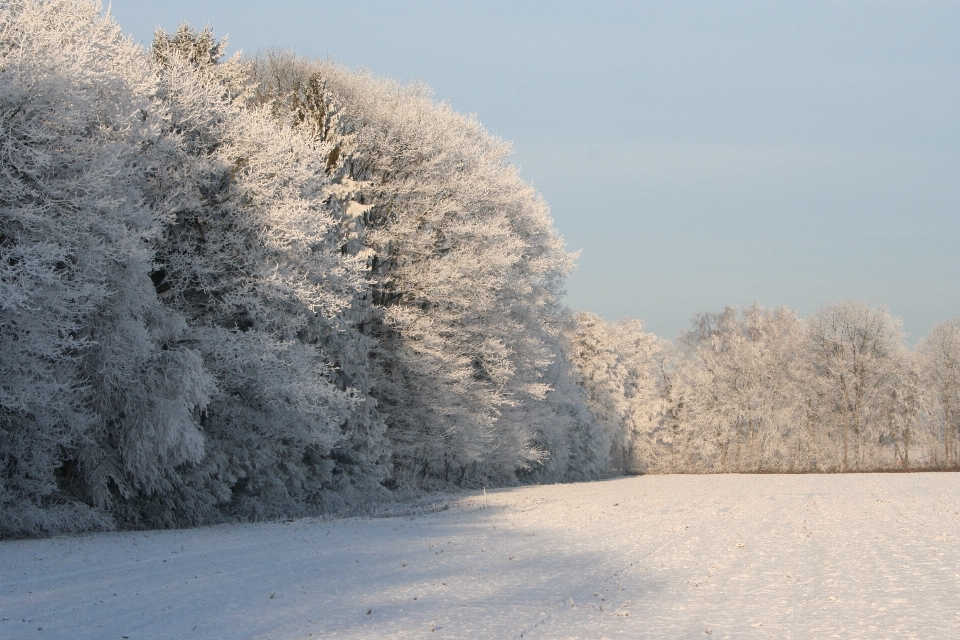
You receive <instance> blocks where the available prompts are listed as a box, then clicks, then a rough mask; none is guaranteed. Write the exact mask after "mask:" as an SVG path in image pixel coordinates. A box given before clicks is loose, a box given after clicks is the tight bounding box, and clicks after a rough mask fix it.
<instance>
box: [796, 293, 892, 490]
mask: <svg viewBox="0 0 960 640" xmlns="http://www.w3.org/2000/svg"><path fill="white" fill-rule="evenodd" d="M807 339H808V345H807V348H808V349H809V351H808V354H809V358H810V365H811V367H812V369H811V376H810V379H809V383H810V384H811V391H812V397H813V398H814V399H815V401H816V402H817V403H818V405H819V407H820V410H821V412H822V414H821V415H822V419H823V420H824V422H825V423H826V424H827V425H828V427H829V428H832V429H835V430H836V432H838V433H837V434H836V436H837V437H838V438H839V440H840V443H841V446H840V450H839V453H840V456H839V459H838V460H837V466H839V467H840V468H841V469H843V470H844V471H846V470H850V469H863V468H864V467H865V466H866V465H867V464H868V463H870V464H879V463H880V460H879V459H878V458H879V451H878V445H879V444H880V442H881V440H882V437H883V435H884V411H883V403H884V400H885V399H887V398H888V397H890V395H891V393H893V392H894V390H895V389H896V388H897V385H898V384H900V383H901V380H902V376H903V374H904V371H905V368H906V367H907V351H906V348H905V347H904V345H903V334H902V332H901V330H900V321H899V320H897V319H896V318H894V317H892V316H891V315H890V314H889V312H887V310H886V309H884V308H882V307H881V308H874V307H871V306H870V305H868V304H865V303H861V302H853V301H848V302H841V303H836V304H833V305H829V306H827V307H824V308H823V309H821V310H820V311H819V312H817V313H816V314H815V315H814V316H813V317H811V318H810V319H809V320H808V337H807Z"/></svg>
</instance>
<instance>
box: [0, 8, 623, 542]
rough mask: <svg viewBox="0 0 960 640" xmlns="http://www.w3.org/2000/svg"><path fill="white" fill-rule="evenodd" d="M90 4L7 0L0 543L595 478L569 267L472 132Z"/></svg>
mask: <svg viewBox="0 0 960 640" xmlns="http://www.w3.org/2000/svg"><path fill="white" fill-rule="evenodd" d="M224 49H225V43H224V42H223V41H221V40H218V39H216V38H215V37H214V34H213V32H212V31H211V30H210V29H209V28H207V29H204V30H196V29H192V28H190V27H188V26H186V25H183V26H181V27H180V28H179V29H178V30H177V31H176V32H175V33H172V34H168V33H164V32H162V31H158V32H157V34H156V37H155V39H154V42H153V44H152V46H151V47H150V48H149V50H146V51H145V50H144V49H143V48H142V47H140V46H137V45H135V44H134V43H132V41H131V40H130V39H129V38H127V37H126V36H124V35H123V33H122V32H121V31H120V29H119V27H118V26H117V25H116V23H115V22H114V21H113V20H112V18H111V17H110V16H109V15H104V14H103V11H102V7H101V5H100V4H99V3H96V2H92V1H90V0H11V1H10V2H5V3H3V5H2V7H0V154H2V165H0V533H2V534H6V535H22V534H37V533H43V532H57V531H76V530H83V529H97V528H111V527H116V526H123V527H170V526H189V525H195V524H201V523H208V522H217V521H222V520H225V519H237V518H241V519H262V518H272V517H279V516H294V515H304V514H313V513H322V512H328V511H336V510H343V509H349V508H353V507H356V506H357V505H363V504H367V503H370V502H371V501H376V500H383V499H390V498H391V496H395V495H408V494H410V493H411V492H417V491H422V490H430V489H436V488H442V487H448V486H450V487H452V486H464V487H471V486H475V487H476V486H481V485H485V484H501V485H503V484H511V483H516V482H520V481H526V482H548V481H549V482H553V481H559V480H568V479H586V478H594V477H599V476H602V475H604V474H606V473H607V472H608V459H609V450H610V440H611V437H612V435H611V434H612V431H611V428H609V427H608V426H607V425H604V424H602V423H600V422H598V421H597V420H595V419H594V418H593V416H592V414H591V413H590V411H589V409H588V408H587V405H586V403H585V402H584V394H583V390H582V388H581V387H580V386H579V385H578V384H577V383H576V374H575V371H574V370H573V367H572V365H571V363H570V362H569V358H567V356H566V353H565V338H564V331H563V326H564V322H565V318H566V311H565V309H564V307H563V306H562V304H561V303H560V297H561V294H562V287H563V282H564V278H565V277H566V274H567V273H568V272H569V270H570V269H571V268H572V256H571V255H570V254H568V253H567V252H566V251H565V249H564V244H563V241H562V239H561V238H560V236H559V235H558V234H557V232H556V230H555V229H554V228H553V224H552V220H551V218H550V215H549V209H548V207H547V205H546V203H545V202H544V201H543V199H542V198H541V197H540V196H539V195H538V194H537V193H536V192H535V191H534V190H533V188H532V187H531V186H530V185H528V184H526V183H525V182H523V181H522V180H521V179H520V177H519V176H518V173H517V170H516V168H515V167H513V166H512V165H511V164H510V163H509V161H508V156H509V153H510V146H509V144H507V143H505V142H503V141H501V140H500V139H498V138H496V137H494V136H492V135H490V134H489V133H487V132H486V131H485V130H484V129H483V128H482V127H481V126H480V124H479V123H478V122H477V121H476V119H474V118H472V117H465V116H462V115H460V114H457V113H455V112H453V111H452V110H451V109H450V108H449V107H448V106H446V105H444V104H436V103H435V102H434V101H433V100H432V99H431V98H430V95H429V92H428V90H427V89H426V88H425V87H422V86H402V85H399V84H397V83H394V82H391V81H389V80H382V79H377V78H374V77H372V76H370V75H368V74H364V73H356V72H352V71H349V70H347V69H344V68H341V67H338V66H336V65H333V64H331V63H328V62H321V61H315V60H307V59H302V58H297V57H295V56H293V55H291V54H288V53H284V52H281V51H274V52H268V53H265V54H263V55H260V56H258V57H255V58H253V59H244V58H241V57H234V58H231V59H225V57H224V55H223V54H224Z"/></svg>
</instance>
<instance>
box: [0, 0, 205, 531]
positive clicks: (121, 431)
mask: <svg viewBox="0 0 960 640" xmlns="http://www.w3.org/2000/svg"><path fill="white" fill-rule="evenodd" d="M0 76H2V82H0V153H2V163H0V372H2V374H0V509H2V514H0V532H2V533H36V532H40V531H62V530H71V529H78V528H87V527H90V526H110V524H111V522H112V516H113V515H114V513H115V510H116V507H117V505H118V503H120V502H122V501H123V500H126V499H128V498H131V497H132V496H134V495H137V494H140V495H151V494H160V493H164V492H166V491H169V490H170V489H171V488H172V487H173V486H174V485H176V484H177V483H178V482H179V481H180V479H179V476H178V472H177V469H178V467H180V466H182V465H185V464H190V463H196V462H198V461H199V460H200V459H201V458H202V457H203V455H204V438H203V435H202V432H201V428H200V425H199V412H200V411H201V410H202V409H203V408H204V407H205V406H206V405H207V403H208V402H209V400H210V398H211V395H212V394H213V393H214V391H215V385H214V381H213V379H212V378H211V376H210V375H209V373H208V372H207V371H206V370H205V369H204V367H203V364H202V360H201V357H200V355H199V354H198V352H197V351H196V350H195V349H194V348H192V346H191V345H189V344H186V343H184V342H183V341H182V338H183V336H184V333H185V330H186V325H185V322H184V319H183V318H182V316H180V315H179V314H177V313H176V312H174V311H173V310H171V309H168V308H166V307H164V306H163V305H162V304H161V303H160V301H159V299H158V297H157V294H156V292H155V289H154V286H153V284H152V282H151V280H150V273H151V272H152V271H153V256H152V253H151V250H150V243H151V242H153V241H155V240H156V239H157V238H158V236H159V235H160V234H161V233H162V228H163V224H164V222H165V220H164V216H163V214H162V212H158V211H156V210H154V209H152V208H151V207H149V206H147V205H146V204H145V202H144V194H143V192H142V191H141V190H140V189H139V188H138V186H137V185H138V184H139V183H140V173H141V172H142V165H143V164H144V163H145V162H146V163H149V160H148V159H147V158H146V156H147V155H148V154H149V151H146V150H149V149H151V148H152V147H154V146H155V145H157V144H158V143H160V141H161V138H162V133H161V130H160V126H159V122H158V121H157V119H156V118H154V117H152V115H151V114H152V113H153V112H154V111H155V109H154V105H153V102H152V96H153V94H154V92H155V89H156V85H155V82H156V80H155V75H154V73H153V67H152V66H151V64H150V62H149V61H148V60H147V59H146V58H145V56H143V54H142V52H141V51H140V50H139V49H138V48H137V47H135V46H134V45H133V44H132V43H131V42H130V41H129V40H128V39H127V38H125V37H124V36H123V35H122V34H121V33H120V31H119V29H118V28H117V26H116V24H114V23H113V22H112V21H110V20H109V19H105V18H103V17H101V15H100V7H99V5H97V4H95V3H92V2H84V1H77V2H74V1H69V0H13V1H11V2H6V3H4V4H3V5H2V7H0Z"/></svg>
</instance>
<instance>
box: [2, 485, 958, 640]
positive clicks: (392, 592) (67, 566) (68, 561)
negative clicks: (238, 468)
mask: <svg viewBox="0 0 960 640" xmlns="http://www.w3.org/2000/svg"><path fill="white" fill-rule="evenodd" d="M958 512H960V475H958V474H952V473H939V474H862V475H780V476H778V475H754V476H746V475H744V476H737V475H720V476H718V475H714V476H709V475H702V476H693V475H691V476H643V477H632V478H620V479H616V480H610V481H604V482H593V483H583V484H568V485H548V486H532V487H524V488H516V489H503V490H497V491H488V492H487V493H486V494H485V495H484V494H482V493H481V494H478V495H470V496H466V497H461V498H460V499H459V500H458V501H457V502H456V503H455V504H454V505H453V506H452V507H451V508H449V509H447V510H444V511H439V512H432V513H422V514H420V515H413V516H410V515H407V516H402V517H390V518H378V519H369V518H350V519H342V520H329V521H323V520H317V519H313V520H299V521H292V522H275V523H262V524H248V525H226V526H217V527H208V528H202V529H193V530H180V531H147V532H124V533H109V534H96V535H85V536H72V537H58V538H51V539H44V540H21V541H6V542H2V543H0V560H2V562H0V612H2V613H0V615H2V618H3V620H2V622H0V637H3V638H4V639H5V640H13V639H15V638H77V639H80V638H117V639H120V638H130V639H135V638H198V639H199V638H276V639H279V638H307V637H336V638H422V637H429V638H473V637H477V638H517V637H523V638H570V637H574V638H602V637H608V638H618V637H619V638H693V637H706V636H708V635H709V636H710V637H712V638H766V637H772V638H831V637H838V638H853V637H867V638H947V637H960V513H958Z"/></svg>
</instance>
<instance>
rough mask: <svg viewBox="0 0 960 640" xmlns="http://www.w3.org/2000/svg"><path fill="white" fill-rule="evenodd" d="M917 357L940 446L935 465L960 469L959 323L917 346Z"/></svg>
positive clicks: (950, 323)
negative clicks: (959, 445) (938, 462)
mask: <svg viewBox="0 0 960 640" xmlns="http://www.w3.org/2000/svg"><path fill="white" fill-rule="evenodd" d="M917 355H918V361H919V366H920V371H921V376H922V380H923V384H924V387H925V388H926V389H927V393H926V396H927V398H926V399H927V405H928V407H929V412H930V414H931V417H932V424H931V427H932V429H933V430H934V431H935V432H936V434H935V437H936V440H938V441H939V443H940V448H939V452H937V453H936V454H935V457H934V461H942V464H944V465H947V466H953V467H957V466H960V450H958V449H960V447H958V444H960V321H957V320H953V321H948V322H941V323H940V324H938V325H936V326H935V327H934V328H933V329H931V330H930V333H928V334H927V335H926V336H925V337H924V338H923V340H921V341H920V344H919V345H917ZM940 452H942V457H941V453H940Z"/></svg>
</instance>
